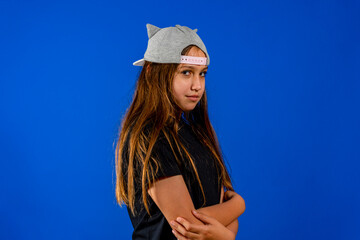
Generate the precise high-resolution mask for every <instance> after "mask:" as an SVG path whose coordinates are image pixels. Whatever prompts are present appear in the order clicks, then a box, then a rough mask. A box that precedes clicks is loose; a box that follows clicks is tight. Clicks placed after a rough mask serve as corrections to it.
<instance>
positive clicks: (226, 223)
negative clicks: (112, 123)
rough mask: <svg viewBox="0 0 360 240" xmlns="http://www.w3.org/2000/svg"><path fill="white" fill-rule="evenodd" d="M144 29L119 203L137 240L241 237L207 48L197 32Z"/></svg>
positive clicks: (122, 146)
mask: <svg viewBox="0 0 360 240" xmlns="http://www.w3.org/2000/svg"><path fill="white" fill-rule="evenodd" d="M146 26H147V33H148V37H149V41H148V46H147V50H146V52H145V55H144V58H143V59H141V60H138V61H136V62H134V65H136V66H142V70H141V73H140V76H139V78H138V81H137V86H136V90H135V95H134V98H133V101H132V103H131V105H130V108H129V109H128V111H127V113H126V115H125V117H124V119H123V122H122V127H121V131H120V134H119V139H118V142H117V146H116V153H115V160H116V198H117V201H118V202H119V204H122V203H125V204H126V206H127V210H128V213H129V216H130V219H131V222H132V225H133V227H134V232H133V236H132V238H133V239H151V240H154V239H176V238H177V239H180V240H182V239H235V235H236V233H237V227H238V222H237V218H238V217H239V216H240V215H241V214H242V213H243V212H244V210H245V202H244V200H243V199H242V198H241V196H240V195H238V194H236V193H235V192H234V191H233V187H232V184H231V180H230V177H229V174H228V172H227V170H226V167H225V165H224V162H223V159H222V156H221V151H220V147H219V144H218V142H217V138H216V134H215V132H214V130H213V128H212V126H211V124H210V120H209V117H208V112H207V98H206V91H205V75H206V72H207V69H208V65H209V63H210V58H209V55H208V53H207V50H206V47H205V45H204V43H203V42H202V40H201V39H200V37H199V36H198V35H197V34H196V32H197V29H195V30H192V29H190V28H188V27H186V26H180V25H176V26H175V27H168V28H162V29H161V28H158V27H156V26H154V25H151V24H147V25H146ZM224 188H225V189H226V190H227V191H226V192H225V193H224ZM195 209H196V212H194V210H195Z"/></svg>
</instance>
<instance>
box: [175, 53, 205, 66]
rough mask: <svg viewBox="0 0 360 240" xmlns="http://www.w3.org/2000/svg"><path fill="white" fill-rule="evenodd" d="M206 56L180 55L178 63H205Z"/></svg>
mask: <svg viewBox="0 0 360 240" xmlns="http://www.w3.org/2000/svg"><path fill="white" fill-rule="evenodd" d="M206 59H207V58H206V57H192V56H184V55H181V60H180V63H189V64H198V65H206Z"/></svg>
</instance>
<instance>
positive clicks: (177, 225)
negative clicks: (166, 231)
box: [170, 217, 198, 239]
mask: <svg viewBox="0 0 360 240" xmlns="http://www.w3.org/2000/svg"><path fill="white" fill-rule="evenodd" d="M170 224H171V226H172V228H173V230H176V232H177V233H178V234H181V235H182V236H183V237H185V238H184V239H197V237H198V234H197V233H196V232H193V231H194V228H193V226H194V225H192V224H190V223H189V222H188V221H186V220H185V219H183V218H180V217H178V218H177V219H176V221H171V222H170ZM184 225H186V227H185V226H184ZM173 233H174V232H173ZM174 235H175V233H174ZM175 236H176V237H177V235H175ZM179 239H181V238H179Z"/></svg>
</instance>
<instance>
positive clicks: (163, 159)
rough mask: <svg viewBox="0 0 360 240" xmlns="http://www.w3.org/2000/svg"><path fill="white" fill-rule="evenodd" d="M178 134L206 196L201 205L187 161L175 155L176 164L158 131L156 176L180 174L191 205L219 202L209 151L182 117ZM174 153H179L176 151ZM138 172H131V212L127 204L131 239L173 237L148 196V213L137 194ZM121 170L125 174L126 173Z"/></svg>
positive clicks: (197, 206) (207, 204)
mask: <svg viewBox="0 0 360 240" xmlns="http://www.w3.org/2000/svg"><path fill="white" fill-rule="evenodd" d="M178 134H179V138H180V141H182V143H183V144H184V145H185V147H186V149H187V150H188V152H189V154H190V155H191V157H192V159H193V160H194V162H195V165H196V169H197V171H198V174H199V177H200V180H201V183H202V186H203V189H204V194H205V199H206V202H205V205H203V203H204V202H203V195H202V193H201V189H200V186H199V184H198V181H197V179H196V178H195V175H194V172H193V170H192V168H191V166H190V165H189V161H188V160H186V159H181V158H179V159H180V161H181V163H180V164H177V162H176V159H175V156H174V154H173V152H172V150H171V148H170V145H169V143H168V142H167V140H166V138H165V137H164V135H163V134H160V135H159V137H158V139H157V141H156V143H155V145H154V148H153V150H152V156H155V157H156V159H157V160H158V161H159V164H160V170H159V171H158V174H157V175H156V178H160V177H170V176H175V175H182V176H183V178H184V180H185V183H186V186H187V188H188V190H189V193H190V196H191V199H192V201H193V203H194V206H195V209H198V208H201V207H206V206H211V205H214V204H218V203H219V202H220V194H221V184H220V183H219V181H218V176H219V175H218V172H217V170H216V168H215V158H214V157H213V156H212V154H211V152H210V151H209V150H208V149H207V148H206V147H204V146H203V145H202V144H201V142H200V141H199V140H198V138H197V137H196V135H195V134H194V132H193V131H192V129H191V126H189V125H188V124H187V123H186V122H185V121H184V120H181V122H180V128H179V132H178ZM127 144H128V139H127V140H126V142H125V146H124V151H123V157H124V160H125V162H124V164H125V166H124V167H126V164H127V163H126V159H127V157H128V156H127V154H126V152H127ZM177 156H179V157H180V155H177ZM140 172H141V169H139V171H136V173H135V210H136V213H135V216H134V215H133V214H132V213H131V211H130V209H129V208H128V207H127V209H128V213H129V217H130V219H131V223H132V225H133V227H134V232H133V236H132V239H133V240H135V239H136V240H140V239H142V240H145V239H151V240H158V239H159V240H160V239H166V240H167V239H170V240H171V239H174V240H176V237H175V236H174V235H173V234H172V232H171V227H170V225H169V224H168V222H167V221H166V218H165V217H164V215H163V214H162V212H161V211H160V209H159V208H158V207H157V205H156V204H155V202H154V201H153V200H152V199H151V197H150V196H148V199H149V209H150V215H151V216H150V215H149V214H148V213H147V212H146V209H145V207H144V205H143V201H142V195H141V194H142V193H141V174H140ZM124 174H125V175H126V173H124Z"/></svg>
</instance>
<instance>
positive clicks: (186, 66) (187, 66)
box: [180, 65, 208, 70]
mask: <svg viewBox="0 0 360 240" xmlns="http://www.w3.org/2000/svg"><path fill="white" fill-rule="evenodd" d="M181 68H191V69H197V68H196V67H193V66H189V65H185V66H182V67H180V69H181ZM207 69H208V67H205V68H203V69H202V70H207Z"/></svg>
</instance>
